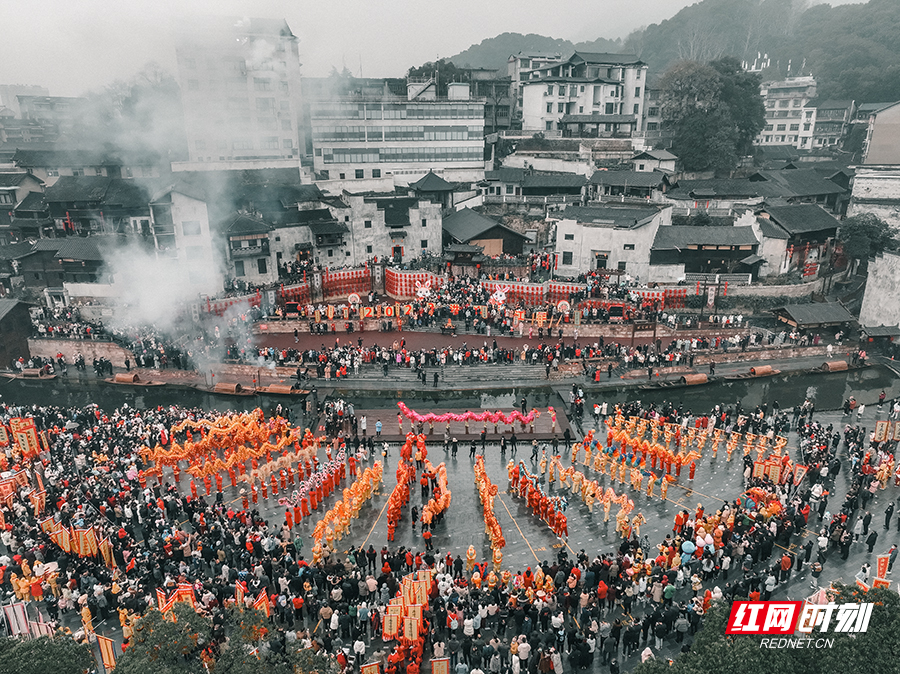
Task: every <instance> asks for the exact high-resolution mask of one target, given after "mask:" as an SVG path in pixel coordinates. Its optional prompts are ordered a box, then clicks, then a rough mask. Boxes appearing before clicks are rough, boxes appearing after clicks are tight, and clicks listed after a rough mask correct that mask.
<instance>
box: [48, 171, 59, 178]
mask: <svg viewBox="0 0 900 674" xmlns="http://www.w3.org/2000/svg"><path fill="white" fill-rule="evenodd" d="M58 175H59V169H47V176H49V177H53V176H58Z"/></svg>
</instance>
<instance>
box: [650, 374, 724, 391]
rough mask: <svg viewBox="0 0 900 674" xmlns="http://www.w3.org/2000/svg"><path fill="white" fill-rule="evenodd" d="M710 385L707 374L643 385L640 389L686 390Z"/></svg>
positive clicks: (685, 376) (688, 375)
mask: <svg viewBox="0 0 900 674" xmlns="http://www.w3.org/2000/svg"><path fill="white" fill-rule="evenodd" d="M707 383H709V377H707V376H706V375H705V374H703V373H702V372H701V373H697V374H686V375H682V376H681V377H678V379H668V380H666V381H657V382H652V383H649V384H641V385H640V386H639V387H638V388H641V389H644V390H645V391H652V390H655V389H667V388H684V387H686V386H700V385H701V384H707Z"/></svg>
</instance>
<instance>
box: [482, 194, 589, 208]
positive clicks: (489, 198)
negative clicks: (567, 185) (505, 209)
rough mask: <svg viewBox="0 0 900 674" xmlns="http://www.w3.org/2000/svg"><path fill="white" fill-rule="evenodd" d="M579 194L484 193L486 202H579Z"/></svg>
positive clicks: (540, 203) (538, 203) (544, 203)
mask: <svg viewBox="0 0 900 674" xmlns="http://www.w3.org/2000/svg"><path fill="white" fill-rule="evenodd" d="M581 199H582V197H581V195H580V194H554V195H547V196H543V197H541V196H528V195H524V194H485V195H484V203H486V204H534V205H546V204H580V203H581Z"/></svg>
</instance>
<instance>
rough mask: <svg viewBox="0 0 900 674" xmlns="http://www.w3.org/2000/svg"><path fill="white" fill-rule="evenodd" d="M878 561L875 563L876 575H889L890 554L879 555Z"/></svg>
mask: <svg viewBox="0 0 900 674" xmlns="http://www.w3.org/2000/svg"><path fill="white" fill-rule="evenodd" d="M877 559H878V561H877V562H876V564H875V575H876V576H878V577H879V578H885V577H886V576H887V571H888V566H889V564H890V561H891V557H890V555H878V558H877Z"/></svg>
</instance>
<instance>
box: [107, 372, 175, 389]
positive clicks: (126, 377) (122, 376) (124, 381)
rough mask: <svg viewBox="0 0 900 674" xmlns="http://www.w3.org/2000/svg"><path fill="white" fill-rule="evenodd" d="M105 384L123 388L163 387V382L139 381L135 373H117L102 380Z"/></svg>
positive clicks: (139, 378) (138, 376) (164, 383)
mask: <svg viewBox="0 0 900 674" xmlns="http://www.w3.org/2000/svg"><path fill="white" fill-rule="evenodd" d="M103 381H105V382H106V383H107V384H120V385H123V386H165V385H166V382H164V381H149V380H144V379H141V377H140V375H138V373H137V372H119V373H118V374H116V376H115V377H107V378H106V379H104V380H103Z"/></svg>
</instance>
